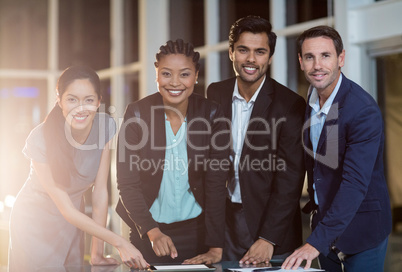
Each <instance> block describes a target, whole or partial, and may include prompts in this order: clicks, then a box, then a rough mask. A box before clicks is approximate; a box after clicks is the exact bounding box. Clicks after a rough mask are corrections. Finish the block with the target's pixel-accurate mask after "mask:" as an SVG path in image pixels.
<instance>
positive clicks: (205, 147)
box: [116, 92, 230, 247]
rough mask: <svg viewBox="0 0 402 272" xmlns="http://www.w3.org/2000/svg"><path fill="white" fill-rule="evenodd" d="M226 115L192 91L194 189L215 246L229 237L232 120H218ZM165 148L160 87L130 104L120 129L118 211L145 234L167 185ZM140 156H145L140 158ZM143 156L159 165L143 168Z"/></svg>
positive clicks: (189, 139) (189, 127) (189, 125)
mask: <svg viewBox="0 0 402 272" xmlns="http://www.w3.org/2000/svg"><path fill="white" fill-rule="evenodd" d="M222 116H223V113H222V111H221V109H220V107H219V105H217V104H216V103H213V102H211V101H208V100H207V99H206V98H204V97H202V96H200V95H197V94H192V95H191V96H190V97H189V104H188V110H187V155H188V163H189V165H188V176H189V183H190V188H191V191H192V192H193V194H194V197H195V199H196V200H197V202H198V203H199V204H200V206H201V207H202V209H203V211H204V216H205V227H206V245H207V246H209V247H223V243H224V240H223V237H224V216H225V193H226V189H225V182H226V179H227V174H228V166H227V161H228V157H229V150H230V145H229V141H230V132H229V128H228V124H227V123H226V122H220V121H217V120H218V118H219V117H222ZM135 117H139V118H140V119H141V121H139V120H138V119H135ZM218 132H219V133H218ZM222 132H226V133H222ZM165 149H166V138H165V112H164V108H163V100H162V96H161V95H160V93H159V92H158V93H155V94H153V95H150V96H148V97H146V98H144V99H142V100H139V101H137V102H134V103H132V104H130V105H128V107H127V109H126V112H125V115H124V123H123V124H122V126H121V129H120V132H119V141H118V150H117V184H118V189H119V192H120V200H119V203H118V205H117V207H116V211H117V213H118V214H119V215H120V216H121V217H122V218H123V220H124V221H125V222H126V223H127V224H128V225H129V226H130V228H131V229H137V230H138V232H139V234H140V236H143V235H146V233H147V232H148V231H149V230H150V229H152V228H154V227H157V226H158V223H157V222H155V221H154V220H153V218H152V215H151V213H150V212H149V209H150V207H151V206H152V204H153V202H154V200H155V199H156V197H157V196H158V192H159V188H160V185H161V181H162V176H163V170H162V167H163V164H162V163H159V162H161V161H163V160H164V159H165ZM219 149H221V150H219ZM137 159H140V161H139V162H136V161H137ZM142 161H145V162H144V164H143V165H145V163H146V164H147V165H148V163H149V162H152V163H155V165H159V167H158V168H155V167H154V166H152V167H150V168H149V169H146V168H148V167H144V169H140V167H137V166H138V165H141V162H142ZM225 161H226V162H225ZM158 163H159V164H158ZM217 164H222V167H219V165H218V166H217ZM225 165H226V166H225Z"/></svg>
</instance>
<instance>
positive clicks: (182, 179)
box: [149, 116, 202, 224]
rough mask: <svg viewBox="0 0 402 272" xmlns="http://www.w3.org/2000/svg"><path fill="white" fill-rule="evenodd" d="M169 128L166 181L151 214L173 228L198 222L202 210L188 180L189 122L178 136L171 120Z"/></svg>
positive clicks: (165, 164)
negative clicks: (186, 223)
mask: <svg viewBox="0 0 402 272" xmlns="http://www.w3.org/2000/svg"><path fill="white" fill-rule="evenodd" d="M165 119H166V116H165ZM165 127H166V152H165V160H164V163H163V177H162V182H161V186H160V189H159V193H158V197H157V198H156V199H155V201H154V203H153V204H152V206H151V208H150V209H149V211H150V212H151V214H152V218H153V219H154V220H155V221H156V222H159V223H166V224H170V223H173V222H180V221H184V220H188V219H192V218H195V217H197V216H199V215H200V214H201V212H202V208H201V206H200V205H199V204H198V202H197V201H196V200H195V197H194V195H193V193H192V191H191V189H190V184H189V179H188V158H187V139H186V137H187V121H186V120H185V121H184V122H183V124H182V125H181V127H180V129H179V131H178V132H177V133H176V135H174V133H173V130H172V127H171V126H170V122H169V121H168V120H166V121H165ZM156 163H157V162H155V164H156Z"/></svg>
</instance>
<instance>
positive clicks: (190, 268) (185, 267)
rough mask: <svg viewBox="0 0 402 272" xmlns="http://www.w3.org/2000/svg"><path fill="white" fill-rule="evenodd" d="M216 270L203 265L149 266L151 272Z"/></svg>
mask: <svg viewBox="0 0 402 272" xmlns="http://www.w3.org/2000/svg"><path fill="white" fill-rule="evenodd" d="M215 269H216V268H215V267H213V266H210V265H205V264H188V265H185V264H179V265H155V266H151V267H150V270H152V271H163V272H173V271H182V272H184V271H211V270H215Z"/></svg>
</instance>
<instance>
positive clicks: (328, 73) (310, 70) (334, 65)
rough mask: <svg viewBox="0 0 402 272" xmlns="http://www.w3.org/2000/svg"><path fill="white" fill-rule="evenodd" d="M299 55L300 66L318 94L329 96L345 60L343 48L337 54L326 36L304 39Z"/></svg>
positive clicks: (332, 43)
mask: <svg viewBox="0 0 402 272" xmlns="http://www.w3.org/2000/svg"><path fill="white" fill-rule="evenodd" d="M301 52H302V56H300V55H299V62H300V67H301V69H302V70H303V71H304V75H305V77H306V79H307V80H308V81H309V82H310V84H311V85H313V87H315V88H316V89H317V91H318V93H319V94H324V95H325V96H329V95H330V94H331V93H332V91H333V90H334V88H335V86H336V84H337V82H338V78H339V76H340V74H341V67H343V65H344V61H345V50H343V51H342V52H341V54H340V55H339V56H338V55H337V53H336V50H335V45H334V42H333V41H332V39H330V38H327V37H316V38H308V39H306V40H304V42H303V44H302V48H301Z"/></svg>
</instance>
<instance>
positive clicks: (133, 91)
mask: <svg viewBox="0 0 402 272" xmlns="http://www.w3.org/2000/svg"><path fill="white" fill-rule="evenodd" d="M139 90H140V75H139V73H138V72H135V73H132V74H128V75H125V76H124V95H123V96H124V101H125V102H126V105H124V106H127V105H128V104H129V103H131V102H134V101H137V100H138V99H139V98H140V96H139V93H140V92H139ZM155 92H157V89H156V84H155Z"/></svg>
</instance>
